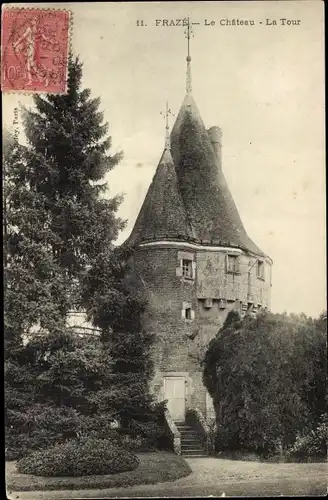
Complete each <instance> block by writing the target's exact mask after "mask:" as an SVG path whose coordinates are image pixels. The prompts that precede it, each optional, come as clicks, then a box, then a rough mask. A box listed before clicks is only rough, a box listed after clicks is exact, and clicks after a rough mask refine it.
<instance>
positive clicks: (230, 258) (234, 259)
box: [226, 255, 239, 273]
mask: <svg viewBox="0 0 328 500" xmlns="http://www.w3.org/2000/svg"><path fill="white" fill-rule="evenodd" d="M226 262H227V273H239V259H238V255H227V256H226Z"/></svg>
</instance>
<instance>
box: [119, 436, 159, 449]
mask: <svg viewBox="0 0 328 500" xmlns="http://www.w3.org/2000/svg"><path fill="white" fill-rule="evenodd" d="M120 445H121V446H122V448H124V449H126V450H129V451H135V452H146V451H154V450H155V449H156V448H155V446H154V444H153V443H152V441H151V440H150V439H147V438H145V437H143V436H130V435H129V434H121V437H120Z"/></svg>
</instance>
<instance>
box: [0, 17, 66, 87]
mask: <svg viewBox="0 0 328 500" xmlns="http://www.w3.org/2000/svg"><path fill="white" fill-rule="evenodd" d="M1 24H2V26H1V28H2V29H1V31H2V41H1V42H2V43H1V86H2V90H3V91H16V92H17V91H23V92H47V93H48V92H49V93H65V92H66V91H67V61H68V53H69V34H70V32H69V30H70V12H69V11H67V10H53V9H48V10H46V9H24V8H7V9H6V8H4V9H3V10H2V20H1Z"/></svg>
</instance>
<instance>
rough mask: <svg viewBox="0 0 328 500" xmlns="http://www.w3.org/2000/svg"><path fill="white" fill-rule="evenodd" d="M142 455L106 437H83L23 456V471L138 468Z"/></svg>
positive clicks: (54, 472)
mask: <svg viewBox="0 0 328 500" xmlns="http://www.w3.org/2000/svg"><path fill="white" fill-rule="evenodd" d="M138 465H139V460H138V458H137V457H136V456H135V455H134V454H133V453H130V452H128V451H127V450H125V449H121V448H119V447H117V446H115V445H114V444H112V443H111V442H109V441H108V440H106V439H93V438H81V439H75V440H72V441H68V442H66V443H63V444H59V445H56V446H54V447H52V448H49V449H47V450H44V451H36V452H34V453H31V454H30V455H29V456H27V457H25V458H22V459H21V460H20V461H19V462H18V465H17V469H18V471H19V472H21V473H24V474H34V475H37V476H91V475H104V474H116V473H118V472H124V471H129V470H133V469H135V468H136V467H137V466H138Z"/></svg>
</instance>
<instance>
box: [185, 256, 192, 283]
mask: <svg viewBox="0 0 328 500" xmlns="http://www.w3.org/2000/svg"><path fill="white" fill-rule="evenodd" d="M182 276H183V277H184V278H189V279H192V278H193V272H192V260H189V259H182Z"/></svg>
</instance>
